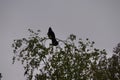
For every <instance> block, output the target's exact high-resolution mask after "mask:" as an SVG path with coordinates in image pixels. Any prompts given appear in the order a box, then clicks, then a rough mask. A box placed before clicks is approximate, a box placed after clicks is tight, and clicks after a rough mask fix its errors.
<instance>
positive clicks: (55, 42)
mask: <svg viewBox="0 0 120 80" xmlns="http://www.w3.org/2000/svg"><path fill="white" fill-rule="evenodd" d="M47 35H48V37H49V39H51V40H52V45H54V46H57V45H58V41H57V40H56V37H55V33H54V32H53V30H52V28H51V27H49V29H48V33H47Z"/></svg>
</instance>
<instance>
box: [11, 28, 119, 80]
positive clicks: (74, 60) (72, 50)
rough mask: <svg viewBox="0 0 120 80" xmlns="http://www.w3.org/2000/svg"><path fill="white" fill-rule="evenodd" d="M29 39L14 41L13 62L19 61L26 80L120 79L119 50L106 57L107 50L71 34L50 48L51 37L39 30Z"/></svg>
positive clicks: (31, 33) (116, 49)
mask: <svg viewBox="0 0 120 80" xmlns="http://www.w3.org/2000/svg"><path fill="white" fill-rule="evenodd" d="M28 31H29V32H30V36H28V37H26V38H21V39H16V40H14V42H13V44H12V47H13V52H14V56H13V63H15V61H17V60H18V61H20V62H21V63H22V65H23V67H24V75H25V76H26V78H27V80H119V79H120V47H119V49H118V47H116V48H114V54H113V56H112V57H109V58H107V52H106V51H105V49H103V50H100V49H97V48H95V47H94V44H95V42H94V41H90V40H89V39H88V38H87V39H85V40H83V39H80V38H77V37H76V36H75V35H74V34H70V36H69V37H68V38H66V40H61V39H57V40H58V42H59V43H60V44H59V45H58V46H53V45H51V44H50V43H49V44H48V45H47V44H46V43H47V40H49V38H48V37H42V35H41V34H40V30H38V31H36V32H34V31H33V30H31V29H29V30H28Z"/></svg>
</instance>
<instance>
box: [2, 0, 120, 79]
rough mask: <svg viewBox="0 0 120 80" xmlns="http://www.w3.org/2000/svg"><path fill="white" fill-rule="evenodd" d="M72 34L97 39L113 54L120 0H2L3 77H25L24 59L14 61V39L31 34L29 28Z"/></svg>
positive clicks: (98, 44) (97, 43)
mask: <svg viewBox="0 0 120 80" xmlns="http://www.w3.org/2000/svg"><path fill="white" fill-rule="evenodd" d="M50 26H51V27H52V29H53V30H54V32H55V34H56V37H57V38H59V39H62V40H65V39H66V37H68V36H69V35H70V34H75V35H76V36H77V37H78V38H82V39H86V38H89V39H90V40H91V41H95V47H97V48H99V49H106V51H107V52H108V54H109V55H111V54H112V51H113V48H114V47H115V46H116V45H117V44H118V43H119V42H120V36H119V34H120V0H0V55H1V56H0V73H2V75H3V80H25V77H24V71H23V67H22V65H21V64H20V62H16V63H15V64H14V65H13V64H12V56H13V52H12V50H13V49H12V47H11V44H12V43H13V40H14V39H18V38H22V37H25V36H27V35H28V34H29V33H28V31H27V30H28V29H29V28H31V29H33V30H38V29H40V30H41V32H42V33H41V34H43V35H44V36H47V31H48V28H49V27H50Z"/></svg>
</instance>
